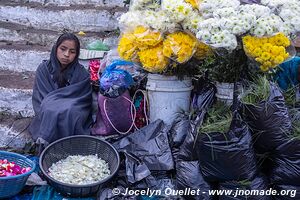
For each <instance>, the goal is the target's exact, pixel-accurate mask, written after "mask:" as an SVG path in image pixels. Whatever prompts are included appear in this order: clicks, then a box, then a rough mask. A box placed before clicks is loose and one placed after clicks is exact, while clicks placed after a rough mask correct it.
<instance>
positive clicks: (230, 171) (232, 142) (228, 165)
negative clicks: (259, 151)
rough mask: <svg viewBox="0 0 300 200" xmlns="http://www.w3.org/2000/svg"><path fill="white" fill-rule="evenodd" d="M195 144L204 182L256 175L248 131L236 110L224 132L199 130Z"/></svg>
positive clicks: (250, 178) (249, 177)
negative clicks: (200, 131)
mask: <svg viewBox="0 0 300 200" xmlns="http://www.w3.org/2000/svg"><path fill="white" fill-rule="evenodd" d="M195 146H196V152H197V156H198V158H199V161H200V168H201V171H202V174H203V177H204V179H205V180H206V181H208V182H224V181H232V180H245V179H247V180H252V178H253V177H254V176H255V175H256V172H257V168H256V159H255V154H254V150H253V147H252V140H251V133H250V131H249V128H248V126H247V124H246V123H245V122H243V121H242V119H241V117H240V115H239V114H238V113H237V112H236V111H235V112H234V113H233V119H232V122H231V125H230V128H229V131H228V132H227V133H220V132H212V133H206V134H204V133H199V134H198V137H197V141H196V144H195Z"/></svg>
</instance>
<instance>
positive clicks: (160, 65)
mask: <svg viewBox="0 0 300 200" xmlns="http://www.w3.org/2000/svg"><path fill="white" fill-rule="evenodd" d="M138 55H139V59H140V62H141V64H142V66H143V68H144V69H145V70H147V71H149V72H153V73H158V72H162V71H164V70H165V69H166V68H167V66H168V64H169V59H168V58H167V57H165V56H164V55H163V45H162V44H159V45H158V46H156V47H153V48H149V49H145V50H141V51H140V52H139V53H138Z"/></svg>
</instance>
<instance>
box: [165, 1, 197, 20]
mask: <svg viewBox="0 0 300 200" xmlns="http://www.w3.org/2000/svg"><path fill="white" fill-rule="evenodd" d="M161 9H162V10H164V11H166V12H167V14H168V15H169V16H170V18H171V20H172V21H174V22H177V23H180V22H182V21H184V20H185V19H186V18H187V17H188V15H189V14H190V13H191V12H192V10H193V7H192V6H191V4H189V3H186V2H185V1H184V0H164V1H162V3H161Z"/></svg>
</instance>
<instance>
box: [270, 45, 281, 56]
mask: <svg viewBox="0 0 300 200" xmlns="http://www.w3.org/2000/svg"><path fill="white" fill-rule="evenodd" d="M271 53H272V54H274V55H275V56H276V55H279V54H280V50H279V48H278V46H272V49H271Z"/></svg>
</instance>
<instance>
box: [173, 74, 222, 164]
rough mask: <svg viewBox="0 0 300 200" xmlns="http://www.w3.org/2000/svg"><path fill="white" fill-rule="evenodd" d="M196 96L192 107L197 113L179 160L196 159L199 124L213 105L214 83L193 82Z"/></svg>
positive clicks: (191, 123)
mask: <svg viewBox="0 0 300 200" xmlns="http://www.w3.org/2000/svg"><path fill="white" fill-rule="evenodd" d="M193 85H194V86H195V87H194V91H193V92H194V96H193V100H192V105H191V107H192V109H193V110H194V111H195V113H196V115H195V117H193V119H192V121H190V128H189V129H188V132H187V135H186V136H185V140H184V142H183V144H182V145H180V150H179V153H178V156H177V158H178V160H183V161H196V160H197V159H198V158H197V154H196V150H195V138H196V134H197V130H198V128H199V126H200V125H201V124H202V122H203V119H204V116H205V114H206V112H207V109H208V108H209V107H210V106H211V105H212V103H213V101H214V98H215V97H214V96H215V92H216V89H215V87H214V85H213V84H211V83H209V82H208V81H207V80H205V79H199V80H195V82H194V83H193Z"/></svg>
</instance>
